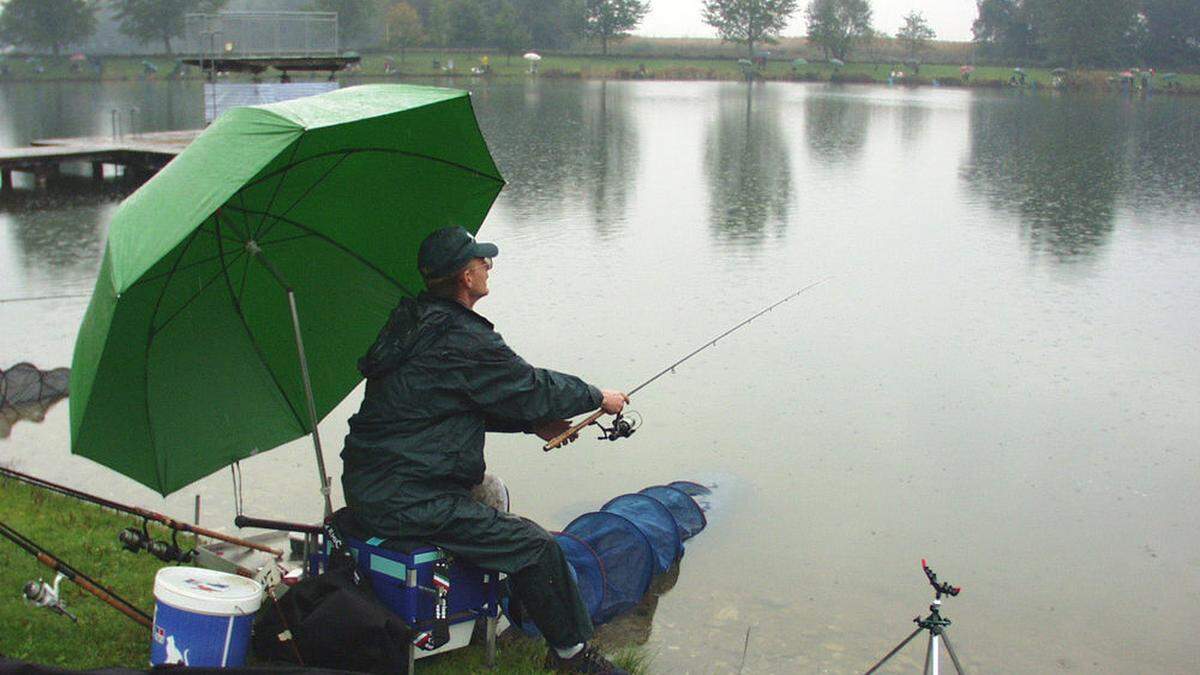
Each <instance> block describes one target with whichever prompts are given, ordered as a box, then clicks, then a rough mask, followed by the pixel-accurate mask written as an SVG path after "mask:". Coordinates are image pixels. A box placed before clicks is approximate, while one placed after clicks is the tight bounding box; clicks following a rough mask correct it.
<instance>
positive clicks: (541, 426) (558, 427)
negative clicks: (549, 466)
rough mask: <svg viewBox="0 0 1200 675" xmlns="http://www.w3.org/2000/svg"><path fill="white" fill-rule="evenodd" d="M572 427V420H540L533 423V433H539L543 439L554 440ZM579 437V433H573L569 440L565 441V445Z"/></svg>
mask: <svg viewBox="0 0 1200 675" xmlns="http://www.w3.org/2000/svg"><path fill="white" fill-rule="evenodd" d="M570 428H571V422H570V420H547V421H545V422H538V423H536V424H534V425H533V433H535V434H537V435H538V438H540V439H542V440H543V441H551V440H554V438H556V437H557V436H558V435H559V434H561V433H562V432H564V431H566V430H567V429H570ZM577 438H579V434H578V433H574V434H571V435H570V436H569V437H568V438H567V440H565V441H563V445H566V444H567V443H570V442H571V441H573V440H575V439H577Z"/></svg>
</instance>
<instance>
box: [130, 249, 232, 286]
mask: <svg viewBox="0 0 1200 675" xmlns="http://www.w3.org/2000/svg"><path fill="white" fill-rule="evenodd" d="M239 243H240V242H239ZM220 257H221V256H220V255H214V256H210V257H208V258H202V259H200V260H196V261H193V262H190V263H188V264H186V265H180V266H179V267H176V268H172V269H170V270H169V271H167V272H163V273H162V274H156V275H154V276H152V277H143V278H141V279H138V280H137V281H135V282H133V284H131V285H130V288H136V287H137V286H142V285H144V284H148V283H150V282H152V281H158V280H159V279H162V278H163V277H169V276H171V275H172V274H175V273H176V272H183V271H186V270H189V269H191V268H193V267H199V266H200V265H206V264H208V263H210V262H212V261H214V260H216V259H217V258H220Z"/></svg>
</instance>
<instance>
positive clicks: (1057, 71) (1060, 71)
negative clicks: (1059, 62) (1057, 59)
mask: <svg viewBox="0 0 1200 675" xmlns="http://www.w3.org/2000/svg"><path fill="white" fill-rule="evenodd" d="M1068 72H1070V71H1068V70H1067V69H1066V68H1055V69H1054V70H1051V71H1050V74H1051V75H1066V74H1067V73H1068Z"/></svg>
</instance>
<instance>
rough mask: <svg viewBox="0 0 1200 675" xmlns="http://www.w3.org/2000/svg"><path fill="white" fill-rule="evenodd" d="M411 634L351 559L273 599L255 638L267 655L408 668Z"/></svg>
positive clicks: (260, 653) (381, 669)
mask: <svg viewBox="0 0 1200 675" xmlns="http://www.w3.org/2000/svg"><path fill="white" fill-rule="evenodd" d="M412 639H413V634H412V631H411V630H410V629H409V627H408V626H407V625H406V624H405V623H404V622H403V621H401V620H400V617H398V616H396V615H395V614H393V613H392V612H391V611H390V610H388V609H387V608H386V607H384V606H383V605H382V604H380V602H379V600H378V599H377V598H376V597H375V593H374V592H373V591H372V590H371V584H370V582H369V581H368V580H367V579H365V578H363V577H362V576H361V575H360V574H359V573H358V571H357V570H356V569H355V568H354V566H353V565H352V564H351V565H339V566H337V567H336V568H334V569H331V570H329V571H327V572H325V573H324V574H321V575H318V576H315V577H308V578H306V579H304V580H302V581H301V582H300V583H298V584H296V585H295V586H293V587H292V588H291V589H289V590H288V592H287V593H285V594H284V595H283V596H282V597H280V598H279V600H278V602H275V601H273V600H268V601H267V605H266V606H265V607H264V608H263V609H262V610H261V611H260V612H259V615H258V617H257V618H256V620H255V622H254V633H253V639H252V640H253V641H252V644H253V647H254V654H255V656H257V657H259V658H264V659H271V660H280V661H289V662H291V663H302V664H303V665H305V666H318V667H325V668H341V669H346V670H362V671H367V672H372V673H407V672H408V646H409V645H410V644H411V642H412ZM301 659H302V661H301Z"/></svg>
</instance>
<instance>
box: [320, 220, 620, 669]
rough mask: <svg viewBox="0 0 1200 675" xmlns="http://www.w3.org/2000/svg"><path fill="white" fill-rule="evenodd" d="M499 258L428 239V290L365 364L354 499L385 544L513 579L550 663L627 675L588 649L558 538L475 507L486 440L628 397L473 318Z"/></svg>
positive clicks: (443, 234)
mask: <svg viewBox="0 0 1200 675" xmlns="http://www.w3.org/2000/svg"><path fill="white" fill-rule="evenodd" d="M498 253H499V249H498V248H497V247H496V245H495V244H489V243H481V242H477V241H476V240H475V238H474V237H472V236H471V234H470V233H468V232H467V231H466V230H465V229H463V228H461V227H450V228H444V229H441V230H438V231H436V232H434V233H432V234H430V235H429V236H428V237H427V238H426V239H425V241H423V242H422V243H421V247H420V250H419V252H418V256H417V266H418V268H419V271H420V273H421V276H422V278H424V280H425V284H426V287H427V288H428V291H427V292H425V293H422V294H421V295H420V296H419V297H417V298H415V299H413V298H405V299H403V300H401V301H400V304H399V305H398V306H397V307H396V309H395V310H393V311H392V314H391V316H390V317H389V318H388V322H387V324H386V325H385V326H384V327H383V330H382V331H380V333H379V337H378V339H377V340H376V342H375V344H374V345H372V346H371V348H370V350H369V351H368V352H367V354H366V356H364V357H363V358H362V359H360V360H359V362H358V367H359V370H360V371H361V372H362V374H363V376H364V377H366V378H367V389H366V396H365V397H364V399H363V402H362V406H361V407H360V408H359V411H358V413H357V414H355V415H354V416H353V417H351V418H350V433H349V434H348V435H347V436H346V442H345V449H344V450H343V451H342V460H343V465H344V472H343V474H342V486H343V488H344V491H345V495H346V504H347V506H348V507H349V508H350V510H351V512H352V513H353V515H354V516H355V518H356V519H357V520H358V521H359V522H360V523H361V524H362V525H364V526H365V527H367V528H368V529H370V530H371V531H372V532H373V533H374V534H375V535H376V536H382V537H403V538H405V539H417V540H421V541H424V542H428V543H429V544H432V545H435V546H438V547H441V548H443V549H445V550H447V551H449V552H451V553H452V554H454V555H456V556H459V557H460V558H462V559H463V560H466V561H468V562H470V563H471V564H473V565H476V566H479V567H482V568H485V569H491V570H496V571H500V572H504V573H506V574H508V578H509V584H510V589H511V591H512V599H511V601H510V604H512V605H514V606H515V608H516V609H517V610H518V612H519V613H521V614H522V615H523V616H525V617H526V618H528V619H530V620H531V621H532V622H533V623H534V625H536V626H537V627H538V629H539V630H540V631H541V632H542V635H543V636H545V638H546V642H547V643H548V644H549V645H550V650H549V651H548V653H547V655H546V667H547V668H552V669H554V670H557V671H559V672H575V673H624V671H623V670H621V669H619V668H617V667H616V666H614V665H613V664H611V663H610V662H609V661H608V660H607V659H605V658H604V657H603V656H602V655H600V654H599V652H597V651H596V650H595V649H593V648H591V647H589V646H587V640H588V639H589V638H590V637H591V635H592V623H591V619H590V618H589V616H588V613H587V608H586V606H585V605H584V603H583V600H582V598H581V597H580V595H579V589H578V588H577V586H576V584H575V581H574V579H573V578H572V577H571V572H570V570H569V567H568V564H567V561H566V558H565V557H564V556H563V553H562V550H561V549H560V548H559V546H558V544H557V543H556V542H555V541H554V538H553V537H552V536H551V535H550V534H549V533H548V532H546V530H544V529H543V528H541V527H540V526H538V525H537V524H536V523H534V522H532V521H530V520H527V519H524V518H520V517H517V516H514V515H512V514H509V513H504V512H501V511H497V510H496V509H495V508H492V507H490V506H485V505H483V504H481V503H479V502H476V501H474V500H473V499H472V498H471V488H472V486H474V485H477V484H479V483H480V482H481V481H482V480H483V476H484V468H485V463H484V457H483V446H484V432H486V431H504V432H517V431H523V432H528V433H536V434H537V435H538V436H540V437H541V438H542V439H544V440H550V439H552V438H554V437H555V436H557V435H559V434H561V433H562V432H564V431H566V430H567V429H569V428H570V423H569V422H567V421H566V418H570V417H573V416H575V415H578V414H580V413H583V412H587V411H589V410H594V409H596V408H601V409H603V410H604V411H605V412H607V413H610V414H616V413H619V412H620V411H621V410H622V409H623V408H624V406H625V403H626V402H627V401H628V400H629V397H628V396H626V395H625V394H623V393H621V392H619V391H614V390H607V389H599V388H597V387H595V386H592V385H590V384H588V383H586V382H584V381H583V380H581V379H579V378H578V377H575V376H573V375H567V374H564V373H559V372H555V371H553V370H546V369H543V368H535V367H533V366H531V365H529V364H528V363H526V362H525V360H524V359H522V358H521V357H520V356H517V354H516V353H514V352H513V351H512V350H511V349H510V348H509V347H508V345H507V344H505V343H504V340H503V338H501V337H500V335H499V334H498V333H497V332H496V331H495V330H494V329H493V326H492V324H491V322H489V321H488V320H487V319H485V318H483V317H482V316H480V315H479V314H476V313H475V311H474V307H475V303H476V302H478V301H479V300H480V299H482V298H483V297H484V296H486V295H487V294H488V290H489V289H488V277H489V271H490V270H491V268H492V259H493V258H495V257H496V255H497V254H498Z"/></svg>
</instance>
